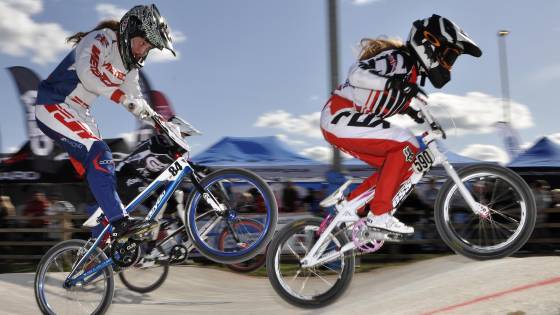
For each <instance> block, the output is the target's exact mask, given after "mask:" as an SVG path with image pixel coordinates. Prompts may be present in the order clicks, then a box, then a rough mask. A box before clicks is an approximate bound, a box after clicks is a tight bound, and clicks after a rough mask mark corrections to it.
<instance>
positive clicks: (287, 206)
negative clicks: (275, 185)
mask: <svg viewBox="0 0 560 315" xmlns="http://www.w3.org/2000/svg"><path fill="white" fill-rule="evenodd" d="M298 207H299V194H298V192H297V190H296V188H295V187H294V185H293V183H292V182H291V181H287V182H286V185H285V186H284V189H283V190H282V209H283V211H284V212H295V211H297V210H298Z"/></svg>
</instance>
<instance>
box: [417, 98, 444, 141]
mask: <svg viewBox="0 0 560 315" xmlns="http://www.w3.org/2000/svg"><path fill="white" fill-rule="evenodd" d="M416 99H417V100H418V101H419V102H418V103H417V104H418V108H419V109H420V112H421V113H422V116H423V117H422V118H424V120H425V121H426V122H427V123H428V125H429V126H430V128H431V129H432V130H433V131H438V132H440V133H441V137H442V138H443V139H446V138H447V135H446V133H445V130H443V127H442V126H441V125H440V123H439V122H438V121H437V120H436V119H435V118H434V116H433V115H432V113H430V109H429V108H428V101H427V100H426V99H424V98H421V97H418V96H417V97H416Z"/></svg>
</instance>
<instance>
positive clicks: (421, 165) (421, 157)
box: [414, 150, 434, 173]
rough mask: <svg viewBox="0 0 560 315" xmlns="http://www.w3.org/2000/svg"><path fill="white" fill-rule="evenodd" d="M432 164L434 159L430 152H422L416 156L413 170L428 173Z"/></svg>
mask: <svg viewBox="0 0 560 315" xmlns="http://www.w3.org/2000/svg"><path fill="white" fill-rule="evenodd" d="M433 164H434V158H433V156H432V154H431V153H430V151H428V150H424V151H422V152H420V153H418V154H417V155H416V159H415V160H414V170H415V171H416V172H418V173H424V172H426V171H428V170H429V169H430V168H431V167H432V165H433Z"/></svg>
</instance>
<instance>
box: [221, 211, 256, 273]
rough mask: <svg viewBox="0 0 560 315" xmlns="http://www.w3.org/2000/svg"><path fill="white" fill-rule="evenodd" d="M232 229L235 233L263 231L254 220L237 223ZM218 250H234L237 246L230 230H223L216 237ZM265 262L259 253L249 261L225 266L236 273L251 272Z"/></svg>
mask: <svg viewBox="0 0 560 315" xmlns="http://www.w3.org/2000/svg"><path fill="white" fill-rule="evenodd" d="M232 227H233V229H234V230H236V231H239V232H244V231H246V232H248V233H260V232H261V231H262V229H263V226H262V224H261V223H260V222H258V221H256V220H243V221H239V222H236V223H235V224H234V225H233V226H232ZM218 248H219V249H220V250H228V248H229V250H236V248H237V245H236V243H235V239H234V237H233V235H232V233H231V230H230V229H224V231H223V232H222V234H220V237H218ZM265 251H266V249H265ZM265 261H266V256H265V254H264V253H261V254H258V255H257V256H255V257H253V258H251V259H249V260H245V261H242V262H240V263H237V264H226V266H227V267H228V268H229V269H231V270H233V271H236V272H251V271H255V270H257V269H259V268H260V267H261V266H262V265H264V263H265Z"/></svg>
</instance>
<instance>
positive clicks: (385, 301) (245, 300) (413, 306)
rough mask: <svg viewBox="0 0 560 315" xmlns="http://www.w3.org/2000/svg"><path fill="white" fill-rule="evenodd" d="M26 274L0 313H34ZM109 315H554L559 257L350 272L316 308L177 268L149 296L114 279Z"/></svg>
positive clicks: (13, 281) (6, 287)
mask: <svg viewBox="0 0 560 315" xmlns="http://www.w3.org/2000/svg"><path fill="white" fill-rule="evenodd" d="M33 276H34V275H33V274H31V273H20V274H0V314H38V313H39V310H38V308H37V306H36V304H35V299H34V295H33ZM108 314H126V315H142V314H150V315H152V314H157V315H163V314H228V315H232V314H233V315H241V314H259V315H274V314H280V315H289V314H426V315H428V314H469V315H470V314H507V315H522V314H560V257H555V256H547V257H528V258H506V259H501V260H492V261H473V260H469V259H467V258H464V257H461V256H446V257H440V258H435V259H430V260H425V261H420V262H415V263H411V264H407V265H402V266H395V267H387V268H381V269H377V270H374V271H370V272H365V273H356V274H355V276H354V279H353V281H352V283H351V284H350V288H349V290H348V291H347V292H346V294H344V295H343V296H342V297H341V298H340V299H339V300H337V301H336V302H335V303H334V304H332V305H330V306H328V307H325V308H322V309H317V310H303V309H298V308H296V307H293V306H291V305H289V304H287V303H286V302H284V301H283V300H282V299H281V298H280V297H278V296H277V295H276V293H275V292H274V290H273V289H272V287H271V286H270V284H269V282H268V279H267V278H263V277H255V276H248V275H243V274H236V273H232V272H228V271H222V270H216V269H212V268H203V267H194V266H177V267H173V268H172V269H171V271H170V275H169V278H168V279H167V281H166V282H165V284H164V285H163V286H162V287H161V288H159V289H158V290H156V291H154V292H152V293H149V294H144V295H143V294H138V293H134V292H131V291H129V290H127V289H126V288H125V287H124V286H123V285H122V284H121V283H120V281H117V286H116V290H115V297H114V300H113V305H112V306H111V308H110V309H109V312H108Z"/></svg>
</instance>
